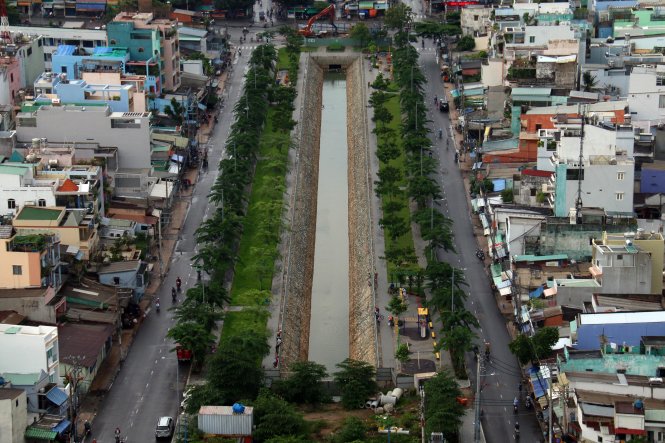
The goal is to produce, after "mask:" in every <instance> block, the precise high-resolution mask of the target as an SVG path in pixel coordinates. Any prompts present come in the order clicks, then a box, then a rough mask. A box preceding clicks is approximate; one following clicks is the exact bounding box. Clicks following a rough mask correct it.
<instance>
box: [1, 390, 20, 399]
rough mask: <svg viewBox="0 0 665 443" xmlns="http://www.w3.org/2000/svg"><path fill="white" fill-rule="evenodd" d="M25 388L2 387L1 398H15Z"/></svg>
mask: <svg viewBox="0 0 665 443" xmlns="http://www.w3.org/2000/svg"><path fill="white" fill-rule="evenodd" d="M23 392H24V391H23V389H14V388H5V389H0V400H14V399H15V398H18V396H20V395H21V394H22V393H23Z"/></svg>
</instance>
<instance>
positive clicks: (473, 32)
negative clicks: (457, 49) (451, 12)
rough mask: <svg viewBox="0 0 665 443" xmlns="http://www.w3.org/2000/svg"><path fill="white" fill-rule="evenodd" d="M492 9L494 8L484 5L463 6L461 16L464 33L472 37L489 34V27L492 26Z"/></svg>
mask: <svg viewBox="0 0 665 443" xmlns="http://www.w3.org/2000/svg"><path fill="white" fill-rule="evenodd" d="M492 11H493V9H492V8H487V7H485V6H484V5H469V6H466V7H464V8H462V10H461V16H460V25H461V27H462V34H464V35H470V36H472V37H475V36H477V35H484V34H487V31H488V29H489V28H490V26H492V21H491V20H490V16H491V13H492Z"/></svg>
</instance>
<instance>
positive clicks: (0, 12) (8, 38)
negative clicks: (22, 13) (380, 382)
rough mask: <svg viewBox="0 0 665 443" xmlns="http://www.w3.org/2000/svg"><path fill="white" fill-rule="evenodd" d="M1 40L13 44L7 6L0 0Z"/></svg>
mask: <svg viewBox="0 0 665 443" xmlns="http://www.w3.org/2000/svg"><path fill="white" fill-rule="evenodd" d="M0 38H1V39H2V40H4V41H5V43H12V34H11V32H9V19H8V18H7V4H6V3H5V0H0Z"/></svg>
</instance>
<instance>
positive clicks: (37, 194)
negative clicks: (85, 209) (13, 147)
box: [0, 163, 60, 214]
mask: <svg viewBox="0 0 665 443" xmlns="http://www.w3.org/2000/svg"><path fill="white" fill-rule="evenodd" d="M35 166H36V165H35V164H32V163H4V164H1V165H0V208H2V213H3V214H16V213H17V212H18V211H19V210H20V209H21V208H22V207H24V206H26V205H30V206H42V207H45V206H55V193H56V190H57V189H58V186H59V185H60V181H59V180H57V179H56V180H53V179H46V180H43V179H39V178H37V174H36V170H35V169H36V168H35Z"/></svg>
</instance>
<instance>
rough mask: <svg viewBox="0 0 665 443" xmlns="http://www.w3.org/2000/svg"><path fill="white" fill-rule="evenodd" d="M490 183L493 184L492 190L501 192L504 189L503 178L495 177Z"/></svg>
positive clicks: (504, 182) (504, 181)
mask: <svg viewBox="0 0 665 443" xmlns="http://www.w3.org/2000/svg"><path fill="white" fill-rule="evenodd" d="M492 185H494V192H501V191H503V190H504V189H506V180H505V179H503V178H495V179H494V180H492Z"/></svg>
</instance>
